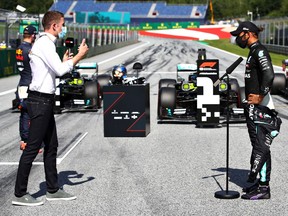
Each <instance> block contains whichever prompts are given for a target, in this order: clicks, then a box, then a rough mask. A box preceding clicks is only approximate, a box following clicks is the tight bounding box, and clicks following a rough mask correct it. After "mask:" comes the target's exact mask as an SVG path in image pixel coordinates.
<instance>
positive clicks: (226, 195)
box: [214, 74, 240, 199]
mask: <svg viewBox="0 0 288 216" xmlns="http://www.w3.org/2000/svg"><path fill="white" fill-rule="evenodd" d="M226 76H227V85H228V88H227V107H226V109H227V110H226V112H227V113H226V125H227V128H226V129H227V130H226V131H227V134H226V190H225V191H224V190H221V191H217V192H215V194H214V197H215V198H219V199H236V198H238V197H240V194H239V192H238V191H229V190H228V182H229V179H228V174H229V118H230V117H229V97H230V91H229V88H230V86H229V75H228V74H227V75H226Z"/></svg>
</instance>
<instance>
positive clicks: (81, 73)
mask: <svg viewBox="0 0 288 216" xmlns="http://www.w3.org/2000/svg"><path fill="white" fill-rule="evenodd" d="M56 86H57V87H56V92H55V108H54V113H56V114H60V113H61V112H62V111H63V110H70V111H71V110H78V111H79V110H97V109H99V108H101V106H102V97H101V92H100V89H101V88H100V84H99V83H98V65H97V63H87V62H84V63H78V64H77V65H76V66H75V67H74V69H73V71H72V72H71V73H68V74H65V75H64V76H62V77H57V78H56Z"/></svg>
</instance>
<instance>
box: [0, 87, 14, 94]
mask: <svg viewBox="0 0 288 216" xmlns="http://www.w3.org/2000/svg"><path fill="white" fill-rule="evenodd" d="M15 91H16V88H14V89H10V90H7V91H4V92H0V96H3V95H6V94H10V93H12V92H15Z"/></svg>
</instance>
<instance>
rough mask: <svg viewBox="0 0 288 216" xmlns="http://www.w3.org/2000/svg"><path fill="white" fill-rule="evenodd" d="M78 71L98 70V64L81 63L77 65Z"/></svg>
mask: <svg viewBox="0 0 288 216" xmlns="http://www.w3.org/2000/svg"><path fill="white" fill-rule="evenodd" d="M75 68H76V69H97V70H98V64H97V63H96V62H81V63H78V64H76V65H75Z"/></svg>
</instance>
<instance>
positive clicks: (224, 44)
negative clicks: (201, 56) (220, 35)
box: [205, 39, 287, 67]
mask: <svg viewBox="0 0 288 216" xmlns="http://www.w3.org/2000/svg"><path fill="white" fill-rule="evenodd" d="M205 42H206V44H208V45H209V46H212V47H216V48H219V49H222V50H225V51H228V52H231V53H234V54H237V55H240V56H244V57H247V55H248V52H249V49H247V48H246V49H242V48H240V47H238V46H237V45H235V44H231V43H230V40H229V39H220V40H209V41H205ZM270 56H271V58H272V62H273V65H277V66H280V67H281V66H282V60H283V59H286V58H287V56H285V55H281V54H276V53H272V52H270Z"/></svg>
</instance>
